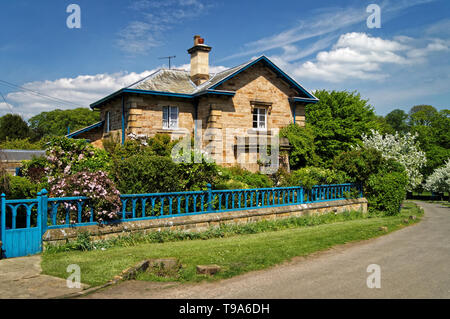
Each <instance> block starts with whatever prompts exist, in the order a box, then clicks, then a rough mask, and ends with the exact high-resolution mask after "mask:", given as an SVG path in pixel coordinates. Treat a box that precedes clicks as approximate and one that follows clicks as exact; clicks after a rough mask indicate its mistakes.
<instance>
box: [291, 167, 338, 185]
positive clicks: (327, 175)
mask: <svg viewBox="0 0 450 319" xmlns="http://www.w3.org/2000/svg"><path fill="white" fill-rule="evenodd" d="M345 182H347V176H346V174H345V173H344V172H341V171H335V170H331V169H326V168H320V167H313V166H310V167H304V168H300V169H298V170H296V171H294V172H292V173H291V175H290V177H289V178H288V179H287V181H285V183H286V184H287V185H284V186H302V187H304V188H306V189H311V188H312V187H313V186H314V185H325V184H342V183H345Z"/></svg>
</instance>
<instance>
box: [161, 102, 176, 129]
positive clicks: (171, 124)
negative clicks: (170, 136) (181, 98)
mask: <svg viewBox="0 0 450 319" xmlns="http://www.w3.org/2000/svg"><path fill="white" fill-rule="evenodd" d="M163 128H164V129H174V128H178V107H177V106H163Z"/></svg>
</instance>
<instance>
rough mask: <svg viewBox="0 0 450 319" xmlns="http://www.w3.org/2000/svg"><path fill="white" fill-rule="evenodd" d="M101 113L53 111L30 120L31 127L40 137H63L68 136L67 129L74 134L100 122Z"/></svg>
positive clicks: (73, 110)
mask: <svg viewBox="0 0 450 319" xmlns="http://www.w3.org/2000/svg"><path fill="white" fill-rule="evenodd" d="M99 118H100V117H99V113H98V112H94V111H91V110H90V109H88V108H82V107H80V108H76V109H72V110H59V109H56V110H53V111H50V112H42V113H40V114H38V115H36V116H33V117H32V118H30V120H29V123H30V127H31V128H32V129H33V130H34V131H35V132H36V134H37V135H39V136H40V137H43V136H49V135H50V136H62V135H66V134H67V127H70V130H71V131H72V132H73V131H75V130H78V129H80V128H83V127H85V126H88V125H91V124H94V123H95V122H98V121H99Z"/></svg>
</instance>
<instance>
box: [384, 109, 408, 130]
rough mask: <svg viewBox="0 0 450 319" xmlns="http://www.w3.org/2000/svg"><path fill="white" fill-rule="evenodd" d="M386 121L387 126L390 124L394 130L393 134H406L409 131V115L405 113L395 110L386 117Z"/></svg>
mask: <svg viewBox="0 0 450 319" xmlns="http://www.w3.org/2000/svg"><path fill="white" fill-rule="evenodd" d="M385 119H386V122H387V124H389V125H390V126H391V127H392V128H393V130H394V132H392V134H394V133H395V132H399V133H406V132H407V131H408V123H407V119H408V114H406V112H405V111H403V110H399V109H395V110H393V111H392V112H390V113H389V114H388V115H386V117H385Z"/></svg>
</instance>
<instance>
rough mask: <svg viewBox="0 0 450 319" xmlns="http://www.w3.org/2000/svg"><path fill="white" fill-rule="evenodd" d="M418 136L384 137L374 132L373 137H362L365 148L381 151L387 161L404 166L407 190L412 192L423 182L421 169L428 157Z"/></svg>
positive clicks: (364, 135) (386, 135)
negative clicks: (419, 143) (420, 144)
mask: <svg viewBox="0 0 450 319" xmlns="http://www.w3.org/2000/svg"><path fill="white" fill-rule="evenodd" d="M416 138H417V135H412V134H411V133H407V134H405V135H399V134H398V132H397V133H395V135H391V134H385V135H382V134H380V133H379V132H377V131H374V130H372V131H371V135H370V136H369V135H366V134H363V135H362V141H363V146H364V147H365V148H374V149H376V150H377V151H380V152H381V154H382V155H383V157H384V158H385V159H393V160H395V161H397V162H399V163H400V164H402V165H403V167H404V169H405V172H406V176H407V178H408V186H407V190H408V191H412V190H413V189H415V188H416V187H417V186H419V185H420V183H421V182H422V179H423V176H422V174H421V173H420V169H421V167H423V166H424V165H425V163H426V156H425V153H424V152H423V151H421V150H420V148H419V145H418V143H417V141H416Z"/></svg>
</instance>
